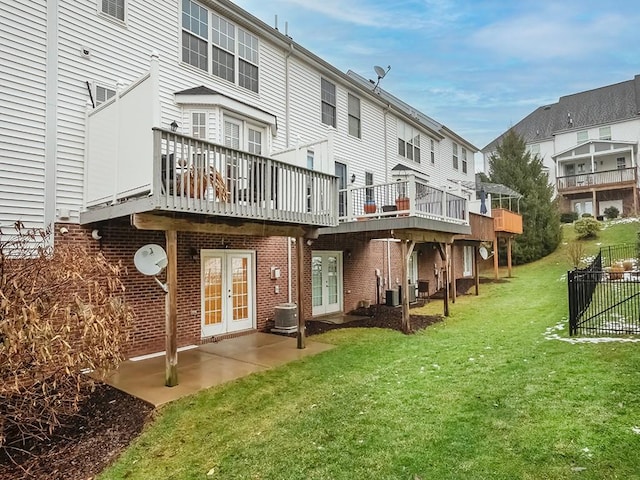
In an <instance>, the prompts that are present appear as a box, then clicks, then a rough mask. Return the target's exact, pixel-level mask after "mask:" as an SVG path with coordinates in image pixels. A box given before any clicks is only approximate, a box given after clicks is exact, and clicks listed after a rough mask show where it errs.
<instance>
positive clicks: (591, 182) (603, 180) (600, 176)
mask: <svg viewBox="0 0 640 480" xmlns="http://www.w3.org/2000/svg"><path fill="white" fill-rule="evenodd" d="M635 181H636V168H635V167H631V168H620V169H617V170H607V171H604V172H595V173H581V174H579V175H567V176H564V177H558V178H557V187H558V190H559V191H560V190H567V189H579V188H582V187H589V186H598V185H612V184H619V183H634V182H635Z"/></svg>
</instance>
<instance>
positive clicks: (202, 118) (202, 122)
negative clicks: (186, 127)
mask: <svg viewBox="0 0 640 480" xmlns="http://www.w3.org/2000/svg"><path fill="white" fill-rule="evenodd" d="M191 135H192V136H194V137H196V138H199V139H200V140H206V139H207V114H206V113H204V112H193V113H192V114H191Z"/></svg>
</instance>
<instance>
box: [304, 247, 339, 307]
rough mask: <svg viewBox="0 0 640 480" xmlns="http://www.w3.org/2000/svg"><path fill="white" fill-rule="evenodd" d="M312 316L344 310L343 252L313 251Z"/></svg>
mask: <svg viewBox="0 0 640 480" xmlns="http://www.w3.org/2000/svg"><path fill="white" fill-rule="evenodd" d="M311 289H312V305H313V311H312V316H314V317H316V316H318V315H326V314H328V313H334V312H340V311H341V310H342V252H329V251H326V252H325V251H323V252H321V251H314V252H312V253H311Z"/></svg>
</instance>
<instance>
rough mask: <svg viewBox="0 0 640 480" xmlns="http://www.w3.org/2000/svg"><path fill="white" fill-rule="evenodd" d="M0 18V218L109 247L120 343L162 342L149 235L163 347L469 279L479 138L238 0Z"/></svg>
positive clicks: (117, 5) (107, 0)
mask: <svg viewBox="0 0 640 480" xmlns="http://www.w3.org/2000/svg"><path fill="white" fill-rule="evenodd" d="M0 28H2V31H4V32H5V35H3V36H2V37H1V38H0V49H1V51H2V52H3V54H2V56H1V57H0V62H1V64H2V65H1V66H2V70H3V72H5V74H4V76H3V77H2V95H3V97H2V102H3V117H2V120H3V124H4V128H3V129H2V131H1V132H0V151H1V152H2V158H0V163H1V164H2V173H1V174H0V198H1V201H2V203H3V209H2V211H0V226H1V227H2V229H3V232H4V233H5V234H6V233H7V230H8V228H10V226H11V225H12V224H13V223H14V222H16V221H21V222H23V223H24V224H25V226H27V227H46V226H53V227H54V231H55V242H77V243H80V244H82V245H84V246H86V247H87V248H88V249H90V250H92V251H97V250H101V251H102V252H103V253H104V254H105V256H107V258H109V259H111V260H114V261H122V262H123V263H124V265H125V266H127V268H128V271H129V275H128V276H127V278H126V279H125V285H126V289H127V290H126V296H127V299H128V301H129V302H130V304H131V305H132V306H133V308H134V313H135V326H134V335H133V345H132V346H131V349H130V355H141V354H148V353H153V352H158V351H161V350H163V349H164V347H165V304H164V301H163V299H164V296H165V294H164V292H163V291H162V290H161V289H160V288H159V287H158V285H156V283H155V282H153V281H152V280H151V279H150V278H149V277H145V276H143V275H141V274H139V273H138V272H136V270H135V268H134V264H133V257H134V254H135V253H136V251H137V250H138V248H139V247H141V246H143V245H145V244H149V243H157V244H160V245H162V246H165V247H166V249H167V253H168V256H169V267H168V269H167V276H168V277H169V278H167V282H169V283H170V284H171V285H173V288H170V291H171V292H172V294H171V295H174V296H175V297H174V298H173V300H171V301H170V303H172V304H173V305H174V307H173V308H174V310H173V317H174V318H173V320H171V321H173V322H174V323H175V324H176V331H175V332H167V333H168V335H167V336H168V337H171V338H172V340H173V344H174V346H175V345H176V344H177V345H179V346H186V345H190V344H197V343H200V342H206V341H211V340H217V339H220V338H224V337H227V336H233V335H237V334H242V333H245V332H250V331H255V330H256V329H258V330H263V329H268V328H269V327H270V326H271V325H272V321H273V318H274V312H275V310H276V307H277V306H278V305H280V304H283V303H288V302H291V301H298V300H299V301H301V302H302V304H301V305H300V307H302V311H303V312H304V313H305V317H307V318H309V317H312V316H320V315H325V314H330V313H334V312H342V311H350V310H352V309H354V308H355V307H357V306H358V304H360V303H361V302H362V301H363V300H364V301H377V300H380V301H384V299H380V298H378V297H380V296H381V295H385V294H386V290H394V289H396V288H397V287H398V286H399V285H400V284H403V283H405V284H406V283H407V281H410V283H409V284H408V285H407V286H406V287H405V288H406V289H405V291H408V292H409V297H412V292H413V291H414V290H416V289H417V287H418V286H419V283H420V282H419V279H420V280H423V282H422V285H425V288H426V291H422V292H420V293H422V294H432V293H434V292H436V291H437V290H440V289H443V288H444V289H446V288H448V285H449V284H450V283H451V282H452V283H453V285H455V279H456V278H467V279H472V278H474V276H475V277H476V278H477V267H476V265H475V262H476V259H477V250H478V246H479V245H480V242H481V241H485V240H488V241H491V240H492V239H493V238H494V237H495V235H494V234H493V232H491V231H490V230H491V229H490V228H489V233H487V232H486V231H485V233H482V234H475V235H474V232H472V228H471V226H470V222H469V219H470V216H471V215H473V214H472V213H470V212H471V211H476V212H479V211H480V210H479V208H480V206H479V203H478V202H477V201H476V200H475V192H474V191H473V190H472V189H471V190H470V189H467V188H465V187H464V186H463V185H464V184H465V182H466V183H470V182H473V180H474V171H473V163H472V162H473V154H474V153H475V152H476V151H477V149H476V148H475V147H474V146H473V145H471V144H470V143H469V142H467V141H465V140H464V139H463V138H461V137H460V136H459V135H457V134H455V133H454V132H452V131H451V130H449V129H448V128H447V127H445V126H443V125H441V124H439V123H438V122H436V121H434V120H432V119H430V118H428V117H426V116H425V115H423V114H421V113H420V112H417V111H416V110H415V109H413V108H411V107H410V106H409V105H407V104H406V103H404V102H402V101H400V100H399V99H396V98H395V97H393V96H392V95H390V94H388V93H386V92H383V91H382V90H381V89H379V88H376V89H374V85H373V84H371V83H370V82H369V81H367V80H365V79H363V78H362V77H360V76H358V75H356V74H355V73H353V72H349V73H347V74H345V73H342V72H340V71H339V70H337V69H336V68H335V67H333V66H331V65H329V64H328V63H327V62H325V61H324V60H322V59H320V58H319V57H317V56H315V55H314V54H312V53H311V52H309V51H307V50H305V49H304V48H303V47H301V46H300V45H298V44H296V43H295V42H294V41H293V40H292V39H291V38H290V37H288V36H286V35H283V34H282V33H280V32H279V31H278V30H277V29H274V28H271V27H269V26H268V25H266V24H264V23H263V22H261V21H260V20H258V19H257V18H255V17H253V16H252V15H250V14H249V13H247V12H246V11H244V10H242V9H240V8H239V7H237V6H236V5H235V4H233V3H231V2H229V1H226V0H217V1H209V0H202V1H195V0H180V1H178V0H173V1H164V2H157V3H154V6H153V8H151V7H149V6H147V5H146V4H145V3H143V2H138V1H134V0H92V1H86V2H77V1H74V0H36V1H32V2H29V3H25V2H10V3H3V4H2V5H0ZM18 39H20V40H19V41H18ZM5 112H6V113H5ZM477 216H478V217H484V218H485V220H486V221H488V222H492V219H491V218H490V217H488V216H487V215H484V216H481V215H477ZM63 226H64V227H65V228H64V229H63V228H62V227H63ZM485 227H486V222H485ZM63 232H67V233H63ZM458 235H467V237H465V239H464V240H462V239H460V237H457V236H458ZM456 239H458V240H456ZM454 241H455V243H454ZM401 255H404V256H405V257H404V258H405V259H407V260H408V265H409V268H408V271H406V272H405V271H404V269H403V268H402V265H403V262H400V261H399V259H400V258H401ZM298 265H301V266H302V269H303V270H302V276H301V277H300V278H299V276H298V273H297V272H298V268H297V266H298ZM450 272H453V273H450ZM298 286H300V288H298ZM425 288H423V290H425ZM454 291H455V289H454ZM169 316H170V317H171V315H169ZM167 350H168V348H167Z"/></svg>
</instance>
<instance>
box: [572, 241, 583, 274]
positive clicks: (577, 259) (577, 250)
mask: <svg viewBox="0 0 640 480" xmlns="http://www.w3.org/2000/svg"><path fill="white" fill-rule="evenodd" d="M585 251H586V250H585V248H584V245H583V244H582V243H580V242H578V241H573V242H570V243H569V245H567V256H568V257H569V260H570V261H571V265H573V268H578V267H580V264H581V263H583V259H584V258H585Z"/></svg>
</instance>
